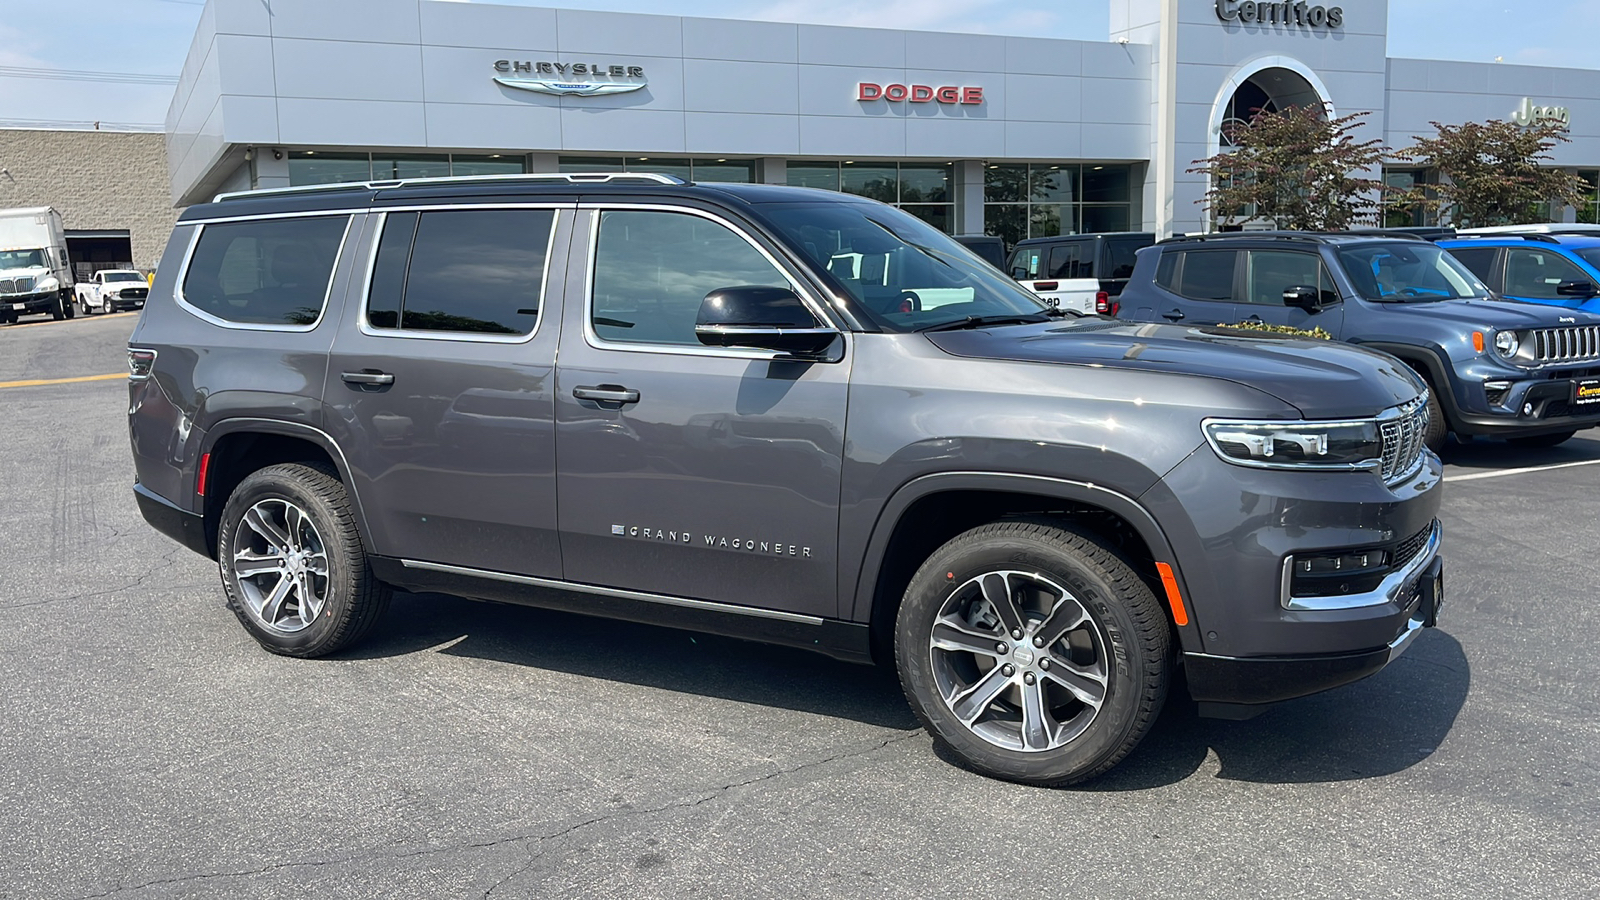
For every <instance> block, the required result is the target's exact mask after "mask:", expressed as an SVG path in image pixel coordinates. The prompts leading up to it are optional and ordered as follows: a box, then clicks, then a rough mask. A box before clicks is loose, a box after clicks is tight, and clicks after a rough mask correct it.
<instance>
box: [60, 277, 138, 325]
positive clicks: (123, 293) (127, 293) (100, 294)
mask: <svg viewBox="0 0 1600 900" xmlns="http://www.w3.org/2000/svg"><path fill="white" fill-rule="evenodd" d="M74 291H75V292H76V294H77V298H78V311H79V312H81V313H83V314H84V315H88V314H89V313H91V312H99V313H114V312H116V311H117V310H119V309H143V308H144V301H145V298H146V297H149V296H150V282H149V281H147V280H145V277H144V273H143V272H135V271H133V270H131V269H101V270H100V271H98V272H96V273H94V278H93V279H91V280H89V281H80V282H78V283H77V285H76V286H75V287H74Z"/></svg>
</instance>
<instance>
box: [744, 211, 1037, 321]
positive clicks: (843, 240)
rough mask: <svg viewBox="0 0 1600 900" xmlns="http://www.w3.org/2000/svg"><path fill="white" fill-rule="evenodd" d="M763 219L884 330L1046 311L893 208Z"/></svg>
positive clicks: (940, 235)
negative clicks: (828, 275)
mask: <svg viewBox="0 0 1600 900" xmlns="http://www.w3.org/2000/svg"><path fill="white" fill-rule="evenodd" d="M763 212H765V213H767V215H768V216H769V217H770V219H771V221H772V223H773V224H774V225H775V226H776V227H777V229H778V231H779V232H780V233H781V234H782V235H783V237H784V238H785V239H787V241H788V242H789V244H790V246H792V247H793V248H794V249H795V250H797V251H798V252H800V253H802V254H804V255H805V256H807V257H809V258H810V259H811V261H812V263H814V264H815V265H816V267H817V268H818V269H826V270H827V271H828V273H829V274H830V275H832V276H833V278H834V280H835V281H837V282H838V283H839V285H840V286H842V287H843V288H844V289H845V290H846V291H848V292H849V293H850V296H851V297H853V298H855V300H856V302H857V303H859V304H860V305H861V306H862V307H864V308H865V309H866V310H867V311H868V312H869V313H870V314H871V315H872V318H873V320H874V321H876V322H877V323H878V324H879V325H880V326H882V327H883V328H885V329H886V330H889V331H920V330H922V329H925V328H929V327H933V326H937V325H944V324H948V323H951V322H958V321H962V320H965V319H967V318H968V317H971V316H984V317H988V316H1019V315H1021V316H1036V315H1040V314H1043V313H1045V312H1046V311H1047V310H1049V307H1048V306H1047V305H1046V304H1045V303H1044V302H1043V301H1041V300H1040V299H1039V298H1038V297H1036V296H1035V295H1034V294H1033V293H1032V292H1030V291H1028V290H1027V289H1026V288H1024V287H1022V286H1021V285H1019V284H1017V283H1016V282H1015V281H1012V280H1011V279H1010V278H1007V277H1006V275H1005V273H1004V272H1001V271H1000V270H998V269H996V268H995V267H994V266H991V265H989V264H988V263H986V262H984V261H983V260H982V259H979V258H978V257H977V256H976V255H974V254H973V253H971V252H970V251H968V250H967V248H965V247H963V246H961V245H960V244H958V243H956V241H955V240H953V239H952V238H951V237H950V236H948V235H946V234H945V233H944V232H942V231H939V230H938V229H936V228H934V227H932V226H931V225H928V224H927V223H926V222H923V221H922V220H921V219H918V218H916V217H915V216H912V215H910V214H909V213H905V212H901V211H900V210H898V209H895V208H894V207H892V206H884V205H881V204H874V203H864V202H862V203H856V202H843V203H840V202H832V203H803V204H802V203H796V204H781V205H773V206H769V207H766V208H765V209H764V210H763Z"/></svg>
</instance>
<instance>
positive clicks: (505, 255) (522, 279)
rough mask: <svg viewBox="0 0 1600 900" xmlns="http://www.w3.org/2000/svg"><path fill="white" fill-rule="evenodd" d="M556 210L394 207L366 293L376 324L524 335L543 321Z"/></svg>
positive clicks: (370, 321) (370, 318) (370, 319)
mask: <svg viewBox="0 0 1600 900" xmlns="http://www.w3.org/2000/svg"><path fill="white" fill-rule="evenodd" d="M554 220H555V213H554V212H553V211H552V210H548V209H470V210H441V211H438V212H423V213H414V212H413V213H390V214H389V216H388V218H387V221H385V223H384V227H383V236H382V238H380V239H379V242H378V258H377V261H376V264H375V267H374V269H373V273H372V286H371V288H370V290H369V291H368V295H367V323H368V324H369V325H371V326H372V327H374V328H385V329H387V328H396V327H398V328H399V329H401V330H406V331H443V332H459V333H464V334H503V335H527V334H531V333H532V332H533V329H534V326H535V325H537V324H538V321H539V304H540V298H541V297H542V296H543V295H544V277H545V255H546V250H547V249H548V247H549V244H550V228H551V225H552V223H553V222H554Z"/></svg>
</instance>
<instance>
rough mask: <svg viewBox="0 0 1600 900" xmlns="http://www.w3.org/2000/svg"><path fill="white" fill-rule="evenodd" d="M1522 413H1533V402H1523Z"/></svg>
mask: <svg viewBox="0 0 1600 900" xmlns="http://www.w3.org/2000/svg"><path fill="white" fill-rule="evenodd" d="M1522 414H1523V415H1525V416H1531V415H1533V404H1532V403H1524V404H1522Z"/></svg>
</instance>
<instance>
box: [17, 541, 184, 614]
mask: <svg viewBox="0 0 1600 900" xmlns="http://www.w3.org/2000/svg"><path fill="white" fill-rule="evenodd" d="M184 549H185V548H183V547H179V546H174V547H172V548H171V549H169V550H167V551H166V552H165V553H164V554H162V557H161V564H160V565H157V566H155V567H153V568H151V569H150V570H149V571H146V572H143V573H141V574H140V575H139V576H138V577H136V578H134V580H133V581H131V582H129V583H128V584H123V585H119V586H117V587H114V588H106V589H105V590H101V591H84V592H83V593H81V594H71V595H69V596H65V597H46V598H44V599H42V600H30V601H27V602H25V603H6V604H0V612H6V611H8V610H13V609H29V608H32V607H35V606H48V605H50V604H52V603H68V602H71V601H73V600H87V599H89V598H90V597H103V596H105V595H106V594H118V593H122V592H124V591H131V590H134V589H135V588H142V587H144V586H145V582H147V581H149V580H150V579H151V578H152V577H154V576H155V575H156V574H158V573H160V572H162V571H164V570H166V569H170V568H172V567H173V566H175V565H177V564H178V561H177V555H178V553H179V551H182V550H184ZM205 583H209V582H205ZM199 584H201V583H196V584H182V585H171V586H172V587H197V586H199Z"/></svg>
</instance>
